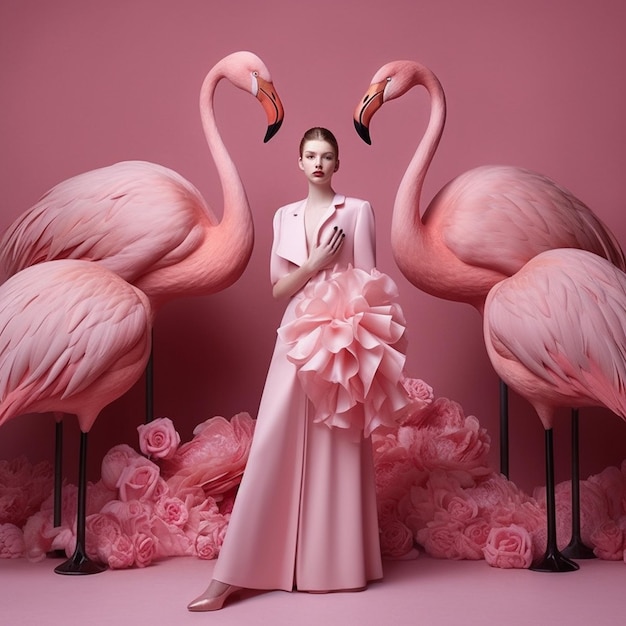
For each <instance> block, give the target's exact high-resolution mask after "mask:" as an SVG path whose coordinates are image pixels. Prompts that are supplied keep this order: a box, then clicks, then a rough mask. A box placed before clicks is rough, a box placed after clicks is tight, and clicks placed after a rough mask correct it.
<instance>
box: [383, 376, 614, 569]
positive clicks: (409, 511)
mask: <svg viewBox="0 0 626 626" xmlns="http://www.w3.org/2000/svg"><path fill="white" fill-rule="evenodd" d="M403 384H404V387H405V389H406V390H407V392H408V393H409V396H410V398H411V400H412V404H411V407H410V408H409V409H408V410H407V411H406V412H405V413H404V415H403V419H402V421H401V423H400V424H399V425H398V427H397V428H395V429H393V430H387V431H384V432H381V431H377V432H375V433H374V434H373V436H372V441H373V444H374V463H375V470H376V489H377V498H378V507H379V523H380V529H381V547H382V551H383V554H384V555H385V556H387V557H389V558H415V557H416V556H417V555H418V554H419V549H420V548H421V549H423V550H424V551H425V552H426V553H427V554H429V555H431V556H434V557H437V558H444V559H485V560H486V562H487V563H488V564H489V565H491V566H493V567H501V568H525V567H529V566H530V564H531V562H532V560H533V559H534V558H537V557H538V556H540V555H541V554H543V552H544V551H545V545H546V527H545V504H544V503H545V489H536V490H535V492H534V493H533V497H531V496H529V495H527V494H525V493H524V492H522V491H521V490H520V489H519V488H518V487H517V486H516V485H515V484H514V483H512V482H510V481H509V480H507V479H506V478H505V477H504V476H502V475H500V474H497V473H495V472H494V471H493V470H491V469H490V468H489V467H488V465H487V455H488V452H489V444H490V441H489V436H488V434H487V433H486V431H485V430H484V429H483V428H481V427H480V424H479V422H478V420H477V419H476V418H475V417H473V416H469V417H466V416H465V415H464V413H463V410H462V408H461V407H460V406H459V405H458V404H457V403H455V402H453V401H451V400H448V399H446V398H436V399H435V398H434V394H433V392H432V389H431V388H430V387H429V386H428V385H427V384H426V383H424V382H423V381H421V380H419V379H406V380H405V381H404V383H403ZM556 503H557V520H558V529H557V536H558V540H559V545H560V546H561V547H563V546H565V545H566V544H567V543H568V542H569V539H570V535H571V484H570V483H569V482H565V483H561V484H560V485H558V486H557V489H556ZM581 527H582V533H581V534H582V538H583V540H584V541H585V542H586V543H587V544H588V545H590V546H592V547H593V548H594V551H595V553H596V555H597V556H598V557H600V558H605V559H617V560H618V559H623V560H625V561H626V552H625V551H624V548H626V544H625V543H624V541H625V535H624V531H625V530H626V462H624V464H623V465H622V468H621V470H620V469H618V468H607V469H606V470H605V471H604V472H602V474H599V475H597V476H592V477H590V478H589V479H588V480H587V481H582V482H581Z"/></svg>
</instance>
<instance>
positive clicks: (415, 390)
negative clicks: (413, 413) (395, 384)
mask: <svg viewBox="0 0 626 626" xmlns="http://www.w3.org/2000/svg"><path fill="white" fill-rule="evenodd" d="M402 386H403V387H404V389H405V390H406V392H407V394H408V395H409V399H410V400H412V401H413V402H422V403H423V404H424V406H426V405H427V404H431V403H432V401H433V400H434V399H435V394H434V393H433V388H432V387H431V386H430V385H428V384H427V383H425V382H424V381H423V380H421V379H419V378H404V379H403V380H402Z"/></svg>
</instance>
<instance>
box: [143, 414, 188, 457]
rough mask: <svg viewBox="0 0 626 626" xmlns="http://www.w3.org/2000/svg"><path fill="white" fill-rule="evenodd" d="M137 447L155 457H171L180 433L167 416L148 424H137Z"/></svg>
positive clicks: (178, 441)
mask: <svg viewBox="0 0 626 626" xmlns="http://www.w3.org/2000/svg"><path fill="white" fill-rule="evenodd" d="M137 431H138V432H139V448H140V450H141V451H142V452H143V453H144V454H145V455H146V456H147V457H153V458H155V459H171V458H172V457H173V456H174V454H176V450H177V448H178V444H179V443H180V435H179V434H178V433H177V432H176V429H175V428H174V424H173V422H172V420H171V419H170V418H169V417H159V418H157V419H155V420H153V421H152V422H149V423H148V424H140V425H139V426H137Z"/></svg>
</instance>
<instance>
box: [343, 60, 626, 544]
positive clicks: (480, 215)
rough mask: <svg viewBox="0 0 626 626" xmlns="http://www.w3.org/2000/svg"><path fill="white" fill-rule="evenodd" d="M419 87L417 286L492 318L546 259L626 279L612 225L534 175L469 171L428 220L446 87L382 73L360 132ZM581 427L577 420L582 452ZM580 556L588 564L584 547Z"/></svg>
mask: <svg viewBox="0 0 626 626" xmlns="http://www.w3.org/2000/svg"><path fill="white" fill-rule="evenodd" d="M417 85H422V86H423V87H424V88H425V89H426V90H427V92H428V94H429V96H430V99H431V111H430V119H429V122H428V126H427V128H426V132H425V133H424V136H423V138H422V140H421V141H420V143H419V145H418V147H417V150H416V152H415V154H414V156H413V158H412V159H411V161H410V163H409V166H408V168H407V170H406V172H405V174H404V176H403V178H402V180H401V182H400V185H399V187H398V191H397V194H396V198H395V203H394V210H393V219H392V225H391V245H392V249H393V254H394V258H395V261H396V263H397V265H398V267H399V269H400V271H401V272H402V273H403V274H404V276H405V277H406V278H407V279H408V280H409V281H410V282H411V283H412V284H413V285H415V286H416V287H418V288H419V289H421V290H423V291H425V292H426V293H429V294H431V295H433V296H436V297H439V298H444V299H447V300H454V301H458V302H465V303H468V304H470V305H472V306H473V307H474V308H476V309H477V310H478V312H479V313H480V314H482V312H483V307H484V301H485V298H486V296H487V293H488V292H489V290H490V289H491V287H493V285H495V284H496V283H497V282H499V281H501V280H502V279H504V278H506V277H507V276H512V275H513V274H515V272H517V271H518V270H519V269H520V268H521V267H522V266H523V265H524V264H525V263H526V262H527V261H528V260H529V259H531V258H533V257H534V256H535V255H537V254H539V253H540V252H543V251H544V250H550V249H553V248H580V249H582V250H589V251H590V252H594V253H596V254H598V255H600V256H603V257H605V258H607V259H608V260H609V261H611V262H612V263H613V264H614V265H616V266H617V267H618V268H619V269H621V270H626V258H625V257H624V253H623V252H622V250H621V248H620V245H619V243H618V242H617V240H616V238H615V237H614V235H613V234H612V233H611V231H610V230H609V229H608V228H607V227H606V226H605V225H604V224H603V223H602V221H601V220H600V219H599V218H598V217H597V216H596V215H594V213H593V212H592V211H591V210H590V209H589V208H588V207H587V206H586V205H585V204H584V203H583V202H581V201H580V200H579V199H578V198H576V197H575V196H574V195H573V194H571V193H570V192H569V191H567V190H566V189H564V188H563V187H561V186H559V185H558V184H557V183H555V182H554V181H552V180H551V179H549V178H547V177H545V176H543V175H541V174H538V173H536V172H532V171H530V170H527V169H524V168H519V167H512V166H506V165H488V166H482V167H477V168H475V169H472V170H469V171H467V172H465V173H464V174H461V175H460V176H458V177H457V178H454V179H453V180H451V181H450V182H449V183H448V184H446V185H445V186H444V187H443V188H442V189H441V190H440V191H439V192H438V193H437V194H436V195H435V197H434V198H433V199H432V201H431V202H430V204H429V206H428V208H427V209H426V210H425V211H424V213H423V215H420V197H421V192H422V187H423V184H424V179H425V177H426V173H427V171H428V168H429V167H430V164H431V162H432V159H433V157H434V155H435V152H436V150H437V147H438V145H439V141H440V139H441V135H442V133H443V129H444V125H445V120H446V99H445V94H444V91H443V88H442V86H441V83H440V82H439V80H438V78H437V77H436V76H435V74H434V73H433V72H432V71H431V70H429V69H428V68H427V67H425V66H424V65H422V64H420V63H417V62H415V61H393V62H391V63H388V64H386V65H384V66H382V67H381V68H380V69H379V70H378V71H377V72H376V74H375V75H374V76H373V78H372V81H371V84H370V87H369V89H368V91H367V92H366V94H365V95H364V97H363V98H362V99H361V100H360V101H359V103H358V105H357V107H356V109H355V113H354V124H355V128H356V130H357V132H358V134H359V135H360V137H361V138H362V139H363V140H364V141H365V142H366V143H368V144H370V143H371V137H370V130H369V126H370V122H371V120H372V117H373V115H374V114H375V113H376V111H378V110H379V109H380V108H381V107H382V106H383V104H385V103H386V102H388V101H390V100H393V99H395V98H398V97H400V96H402V95H404V94H405V93H407V92H408V91H409V90H410V89H411V88H413V87H415V86H417ZM507 398H508V390H507V388H506V386H505V385H504V384H502V383H501V385H500V468H501V472H502V473H503V474H504V475H506V476H508V473H509V469H508V409H507V404H508V401H507ZM576 427H577V413H574V414H573V417H572V431H573V436H574V441H576V442H577V434H576ZM574 482H575V481H574V480H573V483H574ZM573 496H574V497H576V494H575V492H574V491H573ZM576 541H577V539H576ZM572 550H573V551H574V552H578V553H579V554H581V555H582V554H588V553H587V552H586V551H585V550H584V548H583V547H580V548H579V547H573V548H572Z"/></svg>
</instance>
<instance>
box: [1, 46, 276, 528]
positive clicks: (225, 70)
mask: <svg viewBox="0 0 626 626" xmlns="http://www.w3.org/2000/svg"><path fill="white" fill-rule="evenodd" d="M224 78H225V79H227V80H229V81H230V82H231V83H232V84H233V85H235V86H236V87H238V88H240V89H242V90H244V91H247V92H249V93H251V94H252V95H253V96H255V97H256V98H257V99H258V100H259V102H260V103H261V105H262V106H263V108H264V110H265V112H266V116H267V121H268V127H267V132H266V135H265V141H266V142H267V141H269V140H270V139H271V138H272V137H273V136H274V134H276V132H278V130H279V128H280V126H281V124H282V121H283V117H284V111H283V106H282V103H281V101H280V98H279V97H278V95H277V93H276V90H275V89H274V86H273V84H272V79H271V76H270V73H269V71H268V69H267V67H266V66H265V64H264V63H263V62H262V61H261V60H260V59H259V58H258V57H257V56H256V55H254V54H252V53H251V52H235V53H233V54H231V55H229V56H227V57H225V58H223V59H222V60H221V61H219V62H218V63H217V64H216V65H215V66H214V67H213V68H212V69H211V70H210V71H209V73H208V74H207V76H206V78H205V79H204V82H203V84H202V88H201V91H200V114H201V120H202V126H203V129H204V134H205V137H206V141H207V145H208V147H209V151H210V152H211V154H212V156H213V159H214V161H215V164H216V167H217V172H218V176H219V179H220V183H221V186H222V192H223V212H222V219H221V220H218V219H217V218H216V216H215V215H214V213H213V212H212V211H211V209H210V208H209V206H208V205H207V203H206V202H205V200H204V198H203V197H202V195H201V194H200V192H199V191H198V190H197V189H196V188H195V187H194V186H193V185H192V184H191V183H190V182H188V181H187V180H185V179H184V178H183V177H182V176H180V175H179V174H178V173H176V172H175V171H173V170H171V169H168V168H166V167H163V166H161V165H157V164H154V163H147V162H144V161H126V162H121V163H116V164H114V165H111V166H109V167H104V168H100V169H96V170H92V171H88V172H85V173H82V174H79V175H78V176H75V177H73V178H70V179H68V180H65V181H63V182H61V183H60V184H58V185H57V186H55V187H54V188H53V189H51V190H50V191H48V192H47V193H46V194H44V196H43V197H42V198H41V199H40V200H39V201H38V202H37V203H36V204H35V205H34V206H33V207H32V208H31V209H29V210H28V211H26V212H25V213H23V214H22V215H21V216H19V217H18V218H17V219H16V220H15V221H14V222H13V224H12V225H11V226H9V228H8V229H7V230H6V231H5V233H4V235H3V236H2V239H1V240H0V279H1V280H6V278H8V277H9V276H12V275H13V274H15V273H16V272H18V271H19V270H21V269H23V268H25V267H29V266H31V265H34V264H36V263H41V262H42V261H50V260H53V259H63V258H72V259H84V260H89V261H93V262H96V263H99V264H101V265H102V266H104V267H106V268H108V269H110V270H112V271H114V272H116V273H117V274H119V275H120V276H121V277H122V278H124V279H125V280H127V281H128V282H130V283H132V284H135V285H137V286H138V287H139V288H140V289H141V290H142V291H144V292H145V293H146V294H147V295H148V297H149V298H150V300H151V302H152V306H153V310H154V311H155V312H156V309H157V308H158V307H160V306H161V305H162V304H163V303H164V302H166V301H167V300H170V299H172V298H176V297H179V296H184V295H208V294H211V293H215V292H218V291H220V290H222V289H225V288H226V287H228V286H229V285H231V284H233V283H234V282H235V281H236V280H237V279H238V278H239V277H240V276H241V274H242V273H243V271H244V269H245V268H246V266H247V263H248V261H249V258H250V254H251V252H252V247H253V244H254V228H253V222H252V216H251V213H250V206H249V203H248V199H247V197H246V193H245V189H244V187H243V184H242V182H241V178H240V176H239V173H238V171H237V168H236V166H235V164H234V162H233V161H232V159H231V157H230V155H229V154H228V151H227V150H226V147H225V146H224V143H223V141H222V139H221V136H220V133H219V130H218V128H217V123H216V120H215V114H214V110H213V98H214V93H215V90H216V87H217V85H218V83H219V82H220V81H221V80H222V79H224ZM152 396H153V393H152V359H150V360H149V362H148V370H147V372H146V421H151V420H152V414H153V408H152V405H153V402H152ZM61 433H62V424H61V421H60V416H57V437H56V438H57V452H56V455H55V456H56V462H55V466H56V469H55V480H56V483H57V485H58V483H60V474H61V468H60V456H61V454H60V450H61V446H62V443H61V442H62V434H61ZM55 492H56V494H57V499H56V506H55V509H56V510H57V513H56V514H55V519H56V520H57V521H58V515H59V513H58V509H59V497H60V490H59V489H58V488H55Z"/></svg>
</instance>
